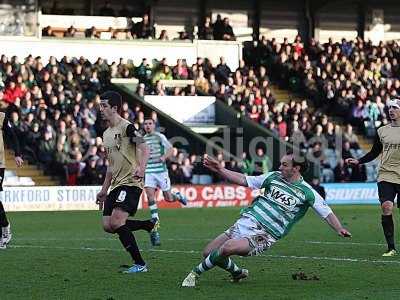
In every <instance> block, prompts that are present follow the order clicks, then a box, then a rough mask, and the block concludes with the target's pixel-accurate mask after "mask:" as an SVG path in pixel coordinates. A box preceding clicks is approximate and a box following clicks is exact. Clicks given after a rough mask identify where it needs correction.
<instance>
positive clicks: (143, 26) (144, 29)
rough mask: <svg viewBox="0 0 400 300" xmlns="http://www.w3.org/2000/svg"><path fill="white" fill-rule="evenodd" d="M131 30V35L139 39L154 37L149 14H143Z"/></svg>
mask: <svg viewBox="0 0 400 300" xmlns="http://www.w3.org/2000/svg"><path fill="white" fill-rule="evenodd" d="M132 29H133V30H132V31H131V33H132V36H133V37H136V38H139V39H149V38H150V39H151V38H154V27H153V26H152V25H151V23H150V20H149V15H148V14H144V15H143V17H142V21H141V22H138V23H136V24H135V25H134V26H133V28H132Z"/></svg>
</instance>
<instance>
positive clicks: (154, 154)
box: [143, 132, 172, 174]
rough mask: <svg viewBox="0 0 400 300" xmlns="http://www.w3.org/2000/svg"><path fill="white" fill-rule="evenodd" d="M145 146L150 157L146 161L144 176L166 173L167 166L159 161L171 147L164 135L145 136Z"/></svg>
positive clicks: (151, 134)
mask: <svg viewBox="0 0 400 300" xmlns="http://www.w3.org/2000/svg"><path fill="white" fill-rule="evenodd" d="M143 138H144V140H145V141H146V144H147V145H148V146H149V148H150V157H149V160H148V161H147V166H146V172H145V173H146V174H152V173H162V172H166V171H167V165H166V163H165V162H162V161H161V160H160V158H161V156H163V155H164V154H165V152H166V151H168V150H169V149H170V148H171V147H172V145H171V143H170V142H169V141H168V140H167V138H166V137H165V135H163V134H162V133H159V132H153V133H149V134H146V135H145V136H144V137H143Z"/></svg>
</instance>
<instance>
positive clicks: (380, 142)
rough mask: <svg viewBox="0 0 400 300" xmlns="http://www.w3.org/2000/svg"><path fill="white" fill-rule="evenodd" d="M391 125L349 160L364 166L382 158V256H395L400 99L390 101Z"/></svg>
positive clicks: (399, 179) (399, 190) (399, 187)
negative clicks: (369, 148)
mask: <svg viewBox="0 0 400 300" xmlns="http://www.w3.org/2000/svg"><path fill="white" fill-rule="evenodd" d="M388 107H389V117H390V119H391V123H390V124H387V125H385V126H382V127H380V128H379V129H378V130H377V135H376V137H375V141H374V144H373V145H372V149H371V151H369V152H368V153H367V154H366V155H364V156H363V157H361V158H360V159H358V160H357V159H354V158H348V159H346V163H348V164H351V165H358V164H365V163H368V162H370V161H373V160H374V159H375V158H377V157H378V156H379V155H381V157H380V167H379V171H378V179H377V181H378V184H377V185H378V196H379V202H380V203H381V209H382V217H381V224H382V228H383V233H384V235H385V239H386V243H387V246H388V249H387V252H385V253H383V254H382V256H394V255H396V247H395V243H394V224H393V217H392V212H393V204H394V199H395V198H396V195H397V206H398V207H400V201H399V199H400V99H393V100H390V101H389V102H388Z"/></svg>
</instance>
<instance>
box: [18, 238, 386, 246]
mask: <svg viewBox="0 0 400 300" xmlns="http://www.w3.org/2000/svg"><path fill="white" fill-rule="evenodd" d="M116 239H117V238H112V237H110V238H106V237H103V238H102V237H98V238H66V239H63V238H43V239H41V238H39V239H35V238H15V239H13V240H15V241H38V242H40V241H42V242H46V241H115V240H116ZM163 240H164V241H204V242H208V241H211V240H212V238H198V239H196V238H163ZM291 243H305V244H321V245H340V246H341V245H343V246H346V245H352V246H385V245H386V244H383V243H363V242H330V241H291Z"/></svg>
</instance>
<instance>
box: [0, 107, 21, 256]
mask: <svg viewBox="0 0 400 300" xmlns="http://www.w3.org/2000/svg"><path fill="white" fill-rule="evenodd" d="M0 129H1V130H2V132H1V133H0V191H2V190H3V181H4V170H5V167H6V166H5V163H6V161H5V152H4V139H3V132H4V133H5V134H6V135H7V136H8V137H9V138H10V139H11V141H12V146H13V148H14V149H13V150H14V153H15V164H16V165H17V167H20V166H22V164H23V162H24V161H23V160H22V157H21V151H20V147H19V142H18V138H17V135H16V134H15V131H14V130H13V127H12V126H11V124H10V122H9V121H8V118H7V117H6V114H5V113H4V112H0ZM0 226H1V236H0V249H6V248H7V245H8V243H10V240H11V236H12V234H11V228H10V223H9V222H8V219H7V216H6V212H5V210H4V206H3V203H1V201H0Z"/></svg>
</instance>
